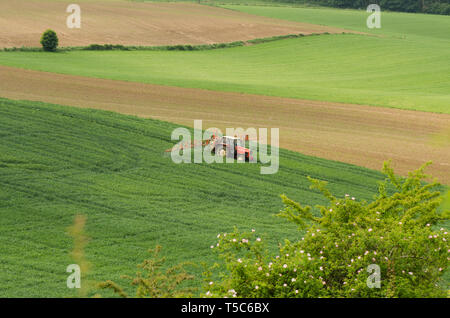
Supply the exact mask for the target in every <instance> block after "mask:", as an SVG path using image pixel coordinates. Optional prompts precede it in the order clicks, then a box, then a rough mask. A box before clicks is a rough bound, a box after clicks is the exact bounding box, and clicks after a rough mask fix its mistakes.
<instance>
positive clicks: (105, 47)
mask: <svg viewBox="0 0 450 318" xmlns="http://www.w3.org/2000/svg"><path fill="white" fill-rule="evenodd" d="M321 34H329V33H328V32H325V33H312V34H307V35H306V34H302V33H299V34H287V35H278V36H272V37H267V38H257V39H253V40H247V41H235V42H227V43H213V44H199V45H191V44H177V45H158V46H137V45H122V44H90V45H88V46H66V47H61V48H58V49H57V52H69V51H206V50H215V49H227V48H233V47H238V46H246V45H254V44H261V43H266V42H273V41H278V40H284V39H293V38H300V37H304V36H312V35H321ZM342 34H345V32H342ZM2 50H3V51H4V52H43V49H42V48H40V47H26V46H22V47H12V48H3V49H2Z"/></svg>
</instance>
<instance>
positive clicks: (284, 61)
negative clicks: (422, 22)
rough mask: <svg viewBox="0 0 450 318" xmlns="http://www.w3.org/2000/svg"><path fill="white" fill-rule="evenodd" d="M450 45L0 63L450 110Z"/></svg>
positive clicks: (296, 46) (0, 60)
mask: <svg viewBox="0 0 450 318" xmlns="http://www.w3.org/2000/svg"><path fill="white" fill-rule="evenodd" d="M448 48H449V46H445V45H443V42H442V41H436V42H433V43H428V45H426V46H422V47H418V46H417V43H416V42H415V41H409V40H407V39H397V38H392V37H386V38H382V37H371V36H364V35H321V36H311V37H304V38H297V39H287V40H280V41H275V42H270V43H263V44H258V45H253V46H249V47H237V48H230V49H222V50H210V51H192V52H180V51H177V52H168V51H157V52H154V51H132V52H128V51H74V52H64V53H56V54H55V53H43V52H2V53H0V64H3V65H9V66H15V67H21V68H28V69H35V70H41V71H49V72H55V73H64V74H76V75H83V76H90V77H98V78H109V79H115V80H126V81H136V82H144V83H155V84H162V85H172V86H181V87H194V88H205V89H211V90H219V91H235V92H243V93H255V94H263V95H273V96H284V97H295V98H305V99H313V100H324V101H337V102H348V103H359V104H371V105H379V106H388V107H397V108H404V109H416V110H423V111H434V112H442V113H450V109H449V107H448V105H449V104H450V94H448V92H449V89H450V76H449V74H450V63H449V57H450V55H449V53H450V50H448Z"/></svg>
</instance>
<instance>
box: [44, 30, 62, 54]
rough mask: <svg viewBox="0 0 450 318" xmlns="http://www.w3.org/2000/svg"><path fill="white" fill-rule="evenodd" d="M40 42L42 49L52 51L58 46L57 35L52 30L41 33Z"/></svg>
mask: <svg viewBox="0 0 450 318" xmlns="http://www.w3.org/2000/svg"><path fill="white" fill-rule="evenodd" d="M41 44H42V48H43V49H44V51H49V52H54V51H56V48H57V47H58V36H57V35H56V32H55V31H53V30H50V29H49V30H47V31H45V32H44V33H43V34H42V37H41Z"/></svg>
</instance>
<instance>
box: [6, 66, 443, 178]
mask: <svg viewBox="0 0 450 318" xmlns="http://www.w3.org/2000/svg"><path fill="white" fill-rule="evenodd" d="M49 88H51V89H49ZM0 96H1V97H6V98H11V99H24V100H33V101H44V102H50V103H57V104H62V105H69V106H78V107H87V108H97V109H105V110H110V111H116V112H120V113H124V114H131V115H137V116H143V117H151V118H155V119H161V120H166V121H170V122H175V123H178V124H183V125H187V126H193V120H194V119H202V120H203V128H204V129H206V128H208V127H218V128H220V129H222V130H223V131H224V132H225V128H226V127H233V128H237V127H243V128H244V129H246V128H248V127H255V128H259V127H267V128H270V127H278V128H280V146H281V147H283V148H287V149H290V150H293V151H298V152H301V153H304V154H307V155H313V156H317V157H322V158H326V159H331V160H337V161H342V162H347V163H352V164H356V165H359V166H364V167H367V168H372V169H377V170H378V169H380V168H381V166H382V163H383V161H384V160H388V159H392V160H393V166H394V167H395V169H396V171H397V172H398V173H401V174H405V173H406V172H408V171H410V170H412V169H415V168H418V167H419V166H420V165H421V164H423V163H424V162H426V161H429V160H432V161H433V165H432V167H431V168H429V172H430V173H432V174H433V175H434V176H435V177H438V179H439V181H440V182H442V183H446V184H448V183H449V180H450V147H449V144H448V143H442V142H436V140H439V135H440V134H441V136H442V134H444V133H445V132H447V130H448V127H450V115H446V114H435V113H428V112H427V113H425V112H418V111H406V110H398V109H387V108H379V107H371V106H361V105H351V104H339V103H328V102H318V101H308V100H300V99H288V98H278V97H266V96H259V95H249V94H239V93H225V92H215V91H208V90H201V89H189V88H178V87H167V86H159V85H151V84H142V83H132V82H124V81H113V80H104V79H95V78H86V77H80V76H72V75H61V74H53V73H46V72H38V71H30V70H22V69H16V68H11V67H4V66H0Z"/></svg>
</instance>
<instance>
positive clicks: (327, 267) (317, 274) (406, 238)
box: [202, 163, 450, 297]
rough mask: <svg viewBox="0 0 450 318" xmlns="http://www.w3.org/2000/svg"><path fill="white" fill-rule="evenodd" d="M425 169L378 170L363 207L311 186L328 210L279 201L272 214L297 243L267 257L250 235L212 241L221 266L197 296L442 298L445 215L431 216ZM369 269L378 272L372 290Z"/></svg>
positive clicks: (433, 199)
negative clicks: (378, 180)
mask: <svg viewBox="0 0 450 318" xmlns="http://www.w3.org/2000/svg"><path fill="white" fill-rule="evenodd" d="M425 167H426V165H424V166H423V167H421V168H420V169H418V170H416V171H414V172H411V173H410V174H409V177H407V178H399V177H397V176H395V175H394V172H393V170H392V169H391V168H390V165H389V163H386V164H385V165H384V168H383V172H384V173H385V174H386V176H387V178H386V180H385V182H383V183H382V184H380V186H379V193H378V194H377V196H376V197H375V198H374V201H373V202H370V203H368V202H365V201H359V200H358V199H357V198H354V197H352V196H351V195H345V197H342V198H338V197H335V196H333V195H332V194H331V192H330V191H329V190H328V189H327V188H326V183H325V182H323V181H318V180H313V179H311V182H312V186H311V187H312V188H313V189H317V190H318V191H320V192H322V194H323V195H324V196H325V197H326V198H327V199H328V201H329V203H328V205H327V206H319V207H318V209H319V210H320V213H317V214H318V215H316V213H313V209H312V208H311V207H310V206H302V205H300V204H299V203H297V202H295V201H293V200H291V199H289V198H287V197H286V196H282V200H283V203H284V209H283V210H281V211H280V212H279V214H278V216H280V217H283V218H285V219H287V220H288V221H291V222H293V223H295V224H297V225H298V227H299V229H300V232H301V233H302V235H301V236H300V239H299V240H298V241H295V242H290V241H287V240H286V241H285V242H284V244H281V245H280V246H279V251H278V255H276V256H273V255H271V254H270V253H269V252H268V251H267V249H266V248H265V242H264V240H263V239H262V238H261V237H259V235H258V234H257V232H256V231H254V230H252V231H251V232H239V231H238V230H236V229H235V231H234V232H232V233H221V234H219V235H218V243H217V244H216V245H213V246H211V248H212V249H213V250H215V251H216V252H217V253H218V254H219V256H220V257H221V259H223V262H221V263H220V264H216V265H215V266H214V267H213V268H212V269H209V270H208V271H206V272H205V286H204V293H203V294H202V296H206V297H445V296H446V295H447V292H446V290H445V287H443V286H442V284H441V283H442V282H441V277H442V275H443V273H444V271H445V270H446V268H447V264H448V261H449V244H448V240H449V239H450V237H449V235H448V233H447V231H446V230H445V229H444V228H440V227H439V226H437V223H438V222H440V221H442V220H448V215H449V211H448V210H444V211H441V210H442V208H441V209H439V205H440V201H441V197H440V193H439V192H438V191H436V190H435V189H436V187H437V186H438V184H437V183H428V184H425V183H423V182H422V180H423V179H424V178H427V177H428V176H426V175H425V174H424V172H423V171H424V169H425ZM387 189H389V191H388V190H387ZM371 264H375V265H377V266H379V269H380V272H379V276H378V277H379V278H380V280H379V282H380V285H379V288H377V286H376V285H374V283H375V282H376V278H377V275H378V274H377V272H375V271H374V270H373V269H372V268H371V267H372V266H373V265H371ZM369 266H370V267H369ZM212 277H216V279H213V278H212ZM368 281H369V283H371V285H370V286H371V287H372V288H370V287H369V285H368Z"/></svg>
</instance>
